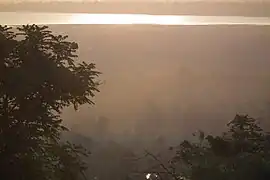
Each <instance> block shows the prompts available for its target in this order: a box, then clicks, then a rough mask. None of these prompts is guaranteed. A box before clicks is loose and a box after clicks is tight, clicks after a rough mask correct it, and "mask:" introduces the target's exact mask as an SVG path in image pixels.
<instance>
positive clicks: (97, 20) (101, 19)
mask: <svg viewBox="0 0 270 180" xmlns="http://www.w3.org/2000/svg"><path fill="white" fill-rule="evenodd" d="M0 21H1V24H5V25H23V24H33V23H34V24H37V25H40V24H43V25H44V24H46V25H49V24H58V25H59V24H105V25H106V24H145V25H146V24H149V25H173V26H175V25H176V26H178V25H196V26H197V25H256V26H269V25H270V17H245V16H193V15H150V14H87V13H41V12H40V13H36V12H0Z"/></svg>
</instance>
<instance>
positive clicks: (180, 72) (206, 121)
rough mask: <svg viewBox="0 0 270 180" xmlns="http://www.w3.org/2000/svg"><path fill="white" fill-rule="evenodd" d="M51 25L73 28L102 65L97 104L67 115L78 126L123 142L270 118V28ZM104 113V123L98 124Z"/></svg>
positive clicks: (85, 52)
mask: <svg viewBox="0 0 270 180" xmlns="http://www.w3.org/2000/svg"><path fill="white" fill-rule="evenodd" d="M51 28H52V29H53V30H54V31H56V32H59V33H67V34H69V38H70V39H71V40H73V41H76V42H78V43H79V57H80V59H82V60H86V59H87V60H89V61H94V62H95V63H96V65H97V68H98V69H99V70H100V71H101V72H102V75H101V76H100V80H101V81H102V82H103V84H102V85H101V87H100V93H98V94H97V96H96V98H95V99H94V101H95V103H96V104H95V106H93V107H89V106H85V107H83V108H81V109H80V110H79V111H78V112H74V111H73V110H71V109H67V110H65V112H64V114H63V116H64V119H65V122H66V123H67V124H68V125H69V127H70V128H71V129H72V130H73V131H76V132H79V133H82V134H84V135H86V136H90V137H95V136H96V137H100V133H101V131H102V132H103V131H104V133H105V134H104V136H106V137H107V138H109V139H110V138H111V139H114V140H124V139H125V140H124V141H128V140H129V138H134V137H136V138H142V139H147V138H156V137H159V136H164V137H167V138H168V139H172V138H176V139H178V138H181V139H182V138H187V137H189V136H190V135H191V133H192V132H194V131H196V130H198V129H201V130H204V131H206V132H209V133H214V134H217V133H219V132H220V131H221V130H222V129H223V128H224V127H225V124H226V123H227V122H228V121H229V120H231V118H232V117H234V115H235V114H236V113H240V114H249V115H250V116H252V117H256V118H259V119H260V121H261V122H262V123H264V124H268V123H267V121H266V119H267V118H269V114H268V109H269V88H270V86H269V83H268V82H269V80H270V79H269V78H270V74H269V71H268V67H269V65H270V61H269V55H270V51H269V45H270V35H269V30H270V29H269V28H268V27H252V26H250V27H247V26H233V27H231V26H211V27H210V26H209V27H207V26H200V27H192V26H182V27H165V26H140V25H111V26H103V25H100V26H90V25H88V26H72V25H68V26H51ZM78 32H80V33H78ZM100 118H101V119H103V120H104V122H103V123H105V124H103V125H100V127H99V128H104V129H103V130H97V127H96V126H95V122H98V119H100ZM101 121H102V120H101ZM95 131H99V133H98V134H96V135H95ZM106 133H107V134H106Z"/></svg>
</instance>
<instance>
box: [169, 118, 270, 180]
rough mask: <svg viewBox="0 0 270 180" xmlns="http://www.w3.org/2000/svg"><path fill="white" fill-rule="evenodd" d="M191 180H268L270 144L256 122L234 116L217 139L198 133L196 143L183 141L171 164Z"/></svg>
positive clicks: (265, 133) (269, 172)
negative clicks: (226, 129)
mask: <svg viewBox="0 0 270 180" xmlns="http://www.w3.org/2000/svg"><path fill="white" fill-rule="evenodd" d="M171 163H172V164H173V167H174V169H177V174H178V176H179V178H180V177H182V178H184V179H190V180H197V179H198V180H204V179H205V180H209V179H220V180H238V179H242V180H266V179H269V178H270V141H269V135H268V133H267V132H264V131H263V130H262V129H261V128H260V126H259V125H258V123H257V121H256V120H255V119H253V118H250V117H249V116H244V115H236V116H235V118H234V119H233V120H232V121H231V122H230V123H229V124H228V131H227V132H225V133H223V134H222V135H220V136H212V135H207V136H206V135H205V134H204V133H202V132H200V135H199V142H189V141H183V142H182V143H181V145H180V146H179V147H178V148H177V151H176V156H175V157H174V158H173V160H172V161H171Z"/></svg>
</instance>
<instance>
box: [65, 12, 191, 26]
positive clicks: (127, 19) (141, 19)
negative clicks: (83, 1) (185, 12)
mask: <svg viewBox="0 0 270 180" xmlns="http://www.w3.org/2000/svg"><path fill="white" fill-rule="evenodd" d="M69 21H70V23H74V24H157V25H175V24H185V23H188V21H187V20H186V18H185V17H179V16H172V15H147V14H76V15H73V16H72V17H71V18H70V20H69Z"/></svg>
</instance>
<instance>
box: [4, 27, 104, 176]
mask: <svg viewBox="0 0 270 180" xmlns="http://www.w3.org/2000/svg"><path fill="white" fill-rule="evenodd" d="M67 38H68V37H67V36H62V35H54V34H53V33H52V32H51V31H49V30H48V27H46V26H42V27H39V26H36V25H26V26H22V27H18V28H16V29H15V30H14V29H12V28H10V27H6V26H4V27H3V26H0V177H1V179H10V180H17V179H18V180H19V179H20V180H24V179H27V180H30V179H35V180H57V179H65V180H69V179H70V180H74V179H79V178H83V172H84V170H85V169H86V167H85V164H84V162H83V161H82V160H81V158H80V157H81V156H86V155H87V154H88V152H87V151H86V150H85V149H84V148H82V147H81V146H76V145H74V144H71V143H69V142H66V143H61V142H60V134H61V132H62V131H64V130H67V129H66V128H65V127H64V126H62V124H61V122H62V119H61V118H60V114H61V111H62V110H63V108H65V107H68V106H70V105H73V106H74V108H75V109H77V108H78V106H79V105H82V104H86V103H88V104H93V102H92V100H91V99H92V97H93V96H94V92H96V91H98V89H97V86H98V83H97V81H96V77H97V76H98V75H99V72H98V71H96V70H95V65H94V64H93V63H86V62H80V61H78V59H77V55H76V51H77V49H78V44H77V43H75V42H69V41H68V40H67Z"/></svg>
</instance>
